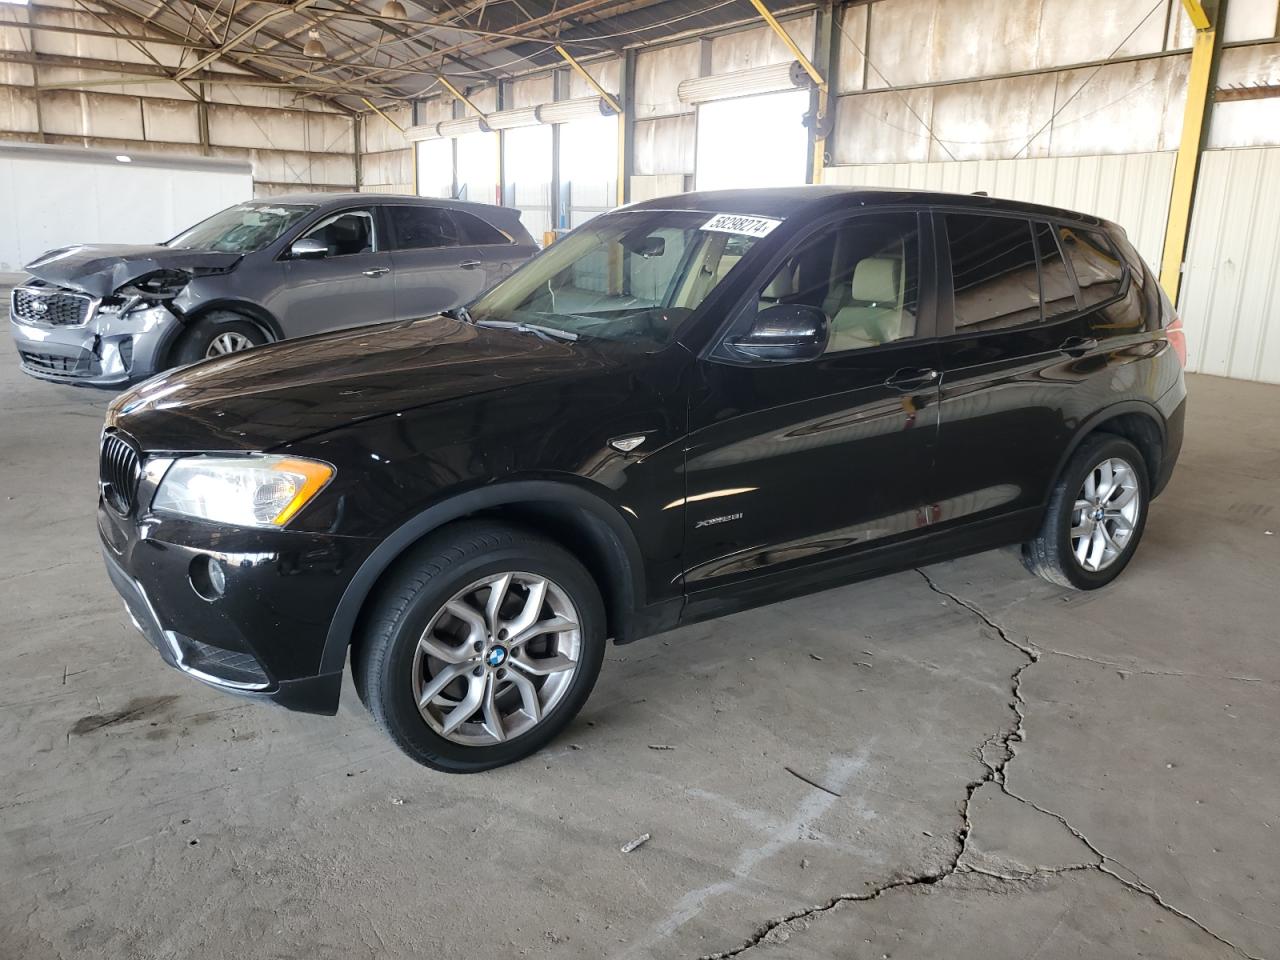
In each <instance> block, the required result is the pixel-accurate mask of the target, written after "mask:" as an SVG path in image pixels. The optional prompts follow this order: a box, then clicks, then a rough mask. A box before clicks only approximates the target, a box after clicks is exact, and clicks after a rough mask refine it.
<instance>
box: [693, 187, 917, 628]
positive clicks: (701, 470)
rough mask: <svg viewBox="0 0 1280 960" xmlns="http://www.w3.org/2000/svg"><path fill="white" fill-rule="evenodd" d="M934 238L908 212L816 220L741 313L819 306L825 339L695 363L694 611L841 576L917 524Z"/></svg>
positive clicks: (765, 277) (763, 280)
mask: <svg viewBox="0 0 1280 960" xmlns="http://www.w3.org/2000/svg"><path fill="white" fill-rule="evenodd" d="M931 247H932V243H931V241H930V239H929V223H928V218H927V216H926V217H924V218H923V219H921V218H920V217H918V215H917V213H916V212H915V211H894V212H890V213H866V214H860V215H856V216H851V217H850V216H846V217H844V218H842V219H838V220H836V221H834V222H829V223H828V224H827V225H825V226H822V227H819V228H818V229H817V230H816V231H813V232H811V233H809V234H808V235H807V237H805V238H801V239H799V240H798V241H797V242H796V243H795V244H794V245H793V246H792V248H791V249H790V250H789V251H787V252H786V253H785V254H784V255H783V258H782V262H781V263H780V264H778V265H777V266H776V268H773V267H771V268H770V269H769V270H768V271H767V272H766V273H765V275H762V276H761V277H760V278H759V282H758V285H757V286H756V288H755V289H754V290H753V292H752V294H751V296H750V299H749V301H748V302H747V303H746V304H745V305H744V306H743V307H742V308H741V309H742V311H743V315H742V316H741V317H739V318H738V320H737V321H736V324H737V323H743V321H744V320H745V321H747V322H749V319H750V316H754V314H755V313H756V311H758V310H760V309H762V308H767V307H768V306H770V305H772V304H774V303H779V302H781V303H803V304H807V305H810V306H816V307H820V308H821V309H822V310H823V311H824V312H825V313H826V314H827V316H828V318H829V320H830V322H831V327H832V333H831V338H830V341H829V343H828V347H827V351H826V353H824V354H823V355H822V356H821V357H819V358H817V359H815V360H812V361H808V362H804V363H793V364H771V363H763V362H760V363H727V362H723V360H722V359H720V358H719V355H718V353H717V352H713V353H712V355H711V358H710V359H708V360H705V361H702V362H701V363H700V365H699V369H700V371H701V381H702V382H701V383H700V384H699V385H698V386H696V387H695V388H694V390H693V392H692V395H691V407H690V436H689V450H688V454H687V461H686V464H687V466H686V470H687V473H686V487H687V495H686V498H685V500H684V507H685V516H686V524H687V532H686V541H685V553H686V563H685V568H686V573H685V578H686V586H687V589H688V594H689V601H690V604H691V610H694V609H696V608H695V607H693V606H692V605H696V604H698V603H699V600H700V599H701V598H703V597H706V598H707V603H709V604H711V605H713V606H714V604H716V603H718V602H720V601H721V600H722V599H724V598H725V597H726V596H728V597H733V598H735V599H736V600H738V601H747V602H750V601H752V600H759V599H767V598H768V597H770V596H771V595H772V591H774V590H776V589H778V587H777V586H776V584H777V583H778V578H776V577H773V576H771V575H772V574H782V573H784V572H785V573H786V582H787V583H788V584H790V585H793V586H794V585H797V584H804V585H808V586H813V585H817V584H820V583H823V582H829V581H830V580H831V578H832V577H835V578H837V579H838V578H839V576H840V575H841V573H842V572H845V571H847V569H848V564H850V563H851V562H856V561H857V558H858V557H859V556H860V555H862V554H864V553H866V552H867V551H868V550H871V549H872V548H876V547H881V546H886V545H889V544H892V543H895V542H899V541H903V540H907V539H910V538H911V537H912V536H913V535H914V534H915V533H916V532H917V531H918V530H919V529H920V528H921V527H923V525H924V523H923V515H922V510H923V508H924V505H925V502H926V494H927V490H928V481H929V476H930V472H931V469H932V466H933V456H934V442H935V437H936V418H935V411H934V406H935V401H936V397H937V378H936V371H935V368H936V366H937V362H938V360H937V345H936V343H935V342H934V340H933V338H932V333H933V313H934V298H933V286H934V284H933V265H932V258H931V257H930V256H929V251H930V249H931ZM748 315H750V316H748ZM728 336H732V331H731V332H730V334H728ZM864 562H865V561H864ZM806 569H807V570H809V571H810V572H809V573H805V572H804V571H805V570H806Z"/></svg>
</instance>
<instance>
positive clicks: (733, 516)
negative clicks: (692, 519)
mask: <svg viewBox="0 0 1280 960" xmlns="http://www.w3.org/2000/svg"><path fill="white" fill-rule="evenodd" d="M741 519H742V514H741V513H726V514H725V515H724V516H723V517H707V519H705V520H699V521H698V522H697V523H695V524H694V525H693V529H695V530H697V529H699V528H701V527H714V526H715V525H716V524H717V523H731V522H732V521H734V520H741Z"/></svg>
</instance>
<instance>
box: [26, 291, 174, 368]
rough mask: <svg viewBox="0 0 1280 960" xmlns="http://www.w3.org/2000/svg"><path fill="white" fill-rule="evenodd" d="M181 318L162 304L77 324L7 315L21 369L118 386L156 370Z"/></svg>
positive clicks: (162, 360)
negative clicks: (53, 323)
mask: <svg viewBox="0 0 1280 960" xmlns="http://www.w3.org/2000/svg"><path fill="white" fill-rule="evenodd" d="M181 327H182V324H181V321H179V320H178V318H177V317H176V316H174V315H173V314H172V313H170V312H169V311H168V310H167V309H166V308H165V307H163V306H157V307H150V308H147V309H140V310H134V311H133V312H131V313H129V314H127V315H125V316H114V315H106V314H95V315H94V316H92V317H91V318H90V319H89V320H88V321H87V322H85V323H83V324H80V325H76V326H62V327H59V326H45V325H41V324H33V323H29V322H27V321H24V320H20V319H18V318H17V317H16V316H14V315H13V313H12V311H11V312H10V314H9V330H10V332H11V333H12V334H13V342H14V345H15V346H16V347H17V348H18V362H19V364H20V366H21V368H22V372H23V373H26V374H29V375H31V376H33V377H38V378H39V379H41V380H51V381H54V382H56V383H76V384H86V385H90V386H122V385H124V384H127V383H131V382H133V381H135V380H140V379H144V378H146V377H149V376H151V375H152V374H155V373H158V372H159V371H160V370H161V369H163V366H164V357H165V354H166V353H167V351H168V348H169V345H170V344H171V343H172V342H173V340H174V339H175V337H176V336H177V333H178V331H179V330H180V329H181Z"/></svg>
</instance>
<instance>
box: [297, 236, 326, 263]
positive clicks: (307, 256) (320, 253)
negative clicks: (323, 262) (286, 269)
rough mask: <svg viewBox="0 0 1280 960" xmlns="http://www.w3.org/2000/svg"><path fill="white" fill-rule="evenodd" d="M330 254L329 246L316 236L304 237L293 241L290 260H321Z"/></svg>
mask: <svg viewBox="0 0 1280 960" xmlns="http://www.w3.org/2000/svg"><path fill="white" fill-rule="evenodd" d="M328 255H329V247H328V245H327V244H325V243H324V242H323V241H320V240H317V239H316V238H315V237H303V238H302V239H301V240H295V241H293V246H291V247H290V248H289V259H290V260H319V259H321V258H323V257H327V256H328Z"/></svg>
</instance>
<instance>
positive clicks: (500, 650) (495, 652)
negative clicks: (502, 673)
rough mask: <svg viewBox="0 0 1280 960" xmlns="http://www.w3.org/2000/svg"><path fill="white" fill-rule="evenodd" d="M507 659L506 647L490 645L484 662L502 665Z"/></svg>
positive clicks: (492, 665) (493, 665) (496, 665)
mask: <svg viewBox="0 0 1280 960" xmlns="http://www.w3.org/2000/svg"><path fill="white" fill-rule="evenodd" d="M506 659H507V648H506V647H490V648H489V652H488V653H487V654H486V655H485V658H484V662H485V663H487V664H488V665H489V666H491V667H500V666H502V665H503V663H505V662H506Z"/></svg>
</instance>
